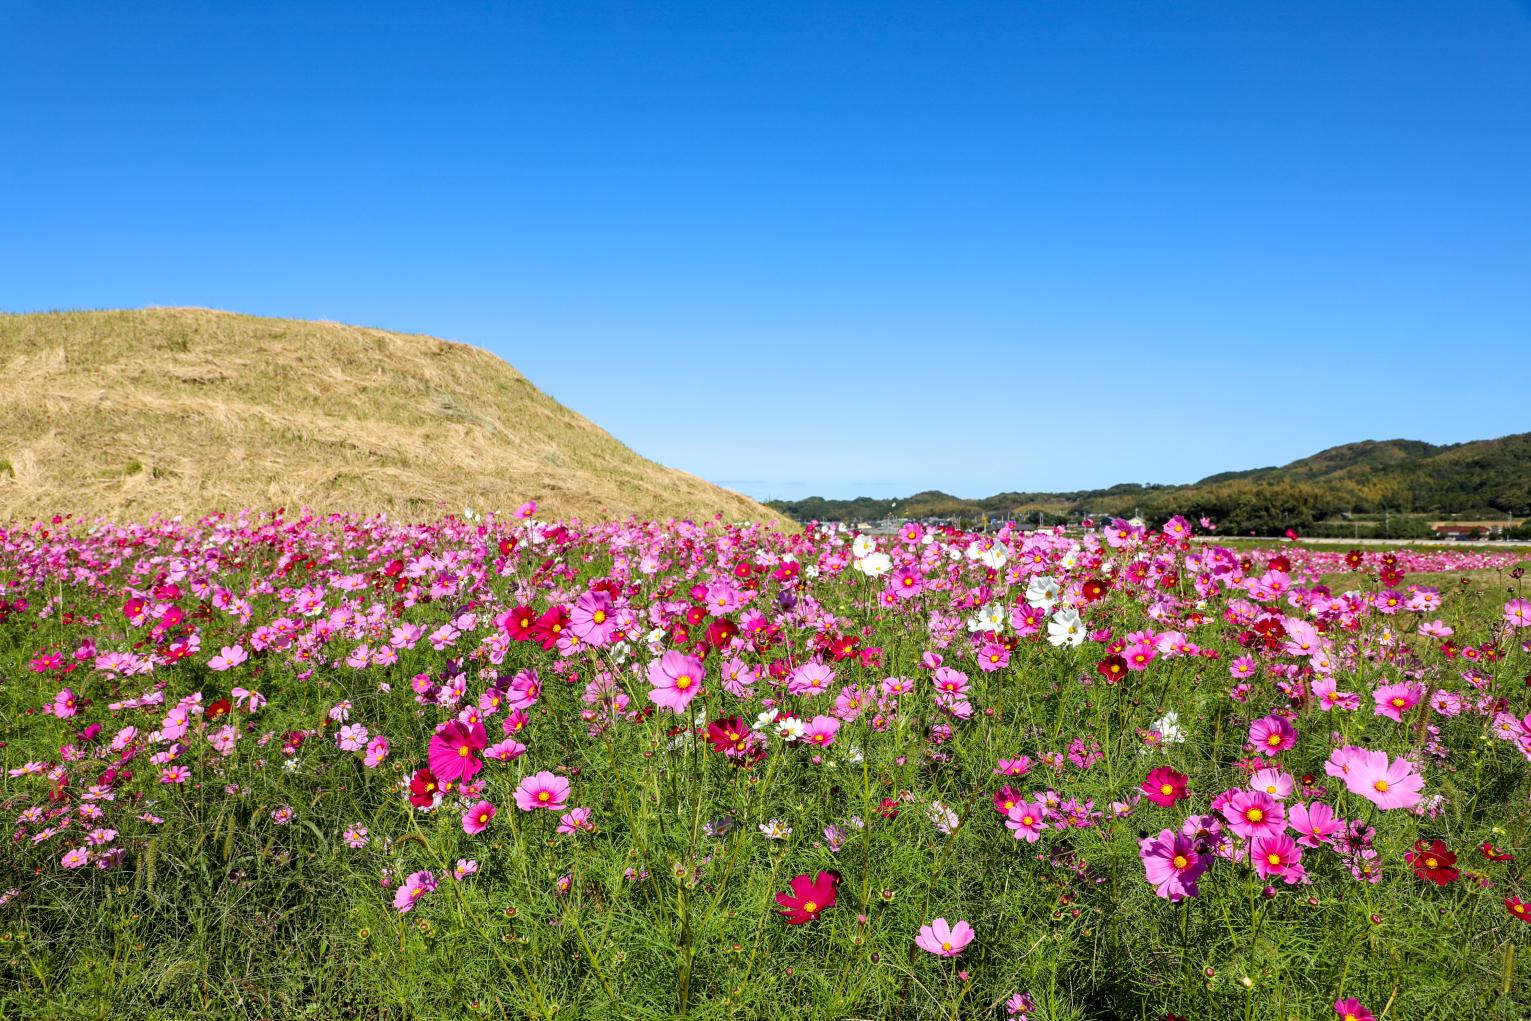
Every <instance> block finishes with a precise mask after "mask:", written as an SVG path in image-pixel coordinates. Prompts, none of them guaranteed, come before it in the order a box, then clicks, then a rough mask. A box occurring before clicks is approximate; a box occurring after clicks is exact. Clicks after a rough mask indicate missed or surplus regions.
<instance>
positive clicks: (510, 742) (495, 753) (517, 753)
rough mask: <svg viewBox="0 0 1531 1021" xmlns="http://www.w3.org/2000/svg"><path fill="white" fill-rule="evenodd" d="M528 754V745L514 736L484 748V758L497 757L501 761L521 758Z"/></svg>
mask: <svg viewBox="0 0 1531 1021" xmlns="http://www.w3.org/2000/svg"><path fill="white" fill-rule="evenodd" d="M525 754H526V745H524V744H522V743H521V742H520V741H517V740H516V739H515V738H513V737H507V738H506V739H505V740H503V741H500V742H497V743H496V744H492V745H490V746H489V747H488V748H485V749H484V758H486V759H495V760H497V761H499V762H510V761H513V760H515V759H519V758H520V757H521V756H523V755H525Z"/></svg>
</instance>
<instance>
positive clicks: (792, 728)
mask: <svg viewBox="0 0 1531 1021" xmlns="http://www.w3.org/2000/svg"><path fill="white" fill-rule="evenodd" d="M803 730H804V727H803V721H802V720H800V719H798V718H797V717H795V716H788V717H787V718H786V719H784V720H780V721H778V722H777V724H776V736H777V737H779V738H781V739H782V740H784V741H796V740H797V739H798V738H800V737H802V736H803Z"/></svg>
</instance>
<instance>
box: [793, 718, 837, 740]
mask: <svg viewBox="0 0 1531 1021" xmlns="http://www.w3.org/2000/svg"><path fill="white" fill-rule="evenodd" d="M839 729H840V721H839V720H837V719H835V718H834V717H833V716H815V717H814V718H813V719H811V720H809V721H808V722H807V723H805V724H803V737H802V740H804V741H806V742H807V743H808V744H811V745H816V746H818V747H820V748H827V747H829V746H830V745H832V744H834V743H835V733H836V732H837V731H839Z"/></svg>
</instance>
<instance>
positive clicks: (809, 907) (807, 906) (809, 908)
mask: <svg viewBox="0 0 1531 1021" xmlns="http://www.w3.org/2000/svg"><path fill="white" fill-rule="evenodd" d="M803 910H804V911H806V912H808V913H809V914H810V915H811V914H813V913H814V912H815V911H817V910H819V906H818V904H816V903H814V902H813V901H811V900H809V901H804V902H803Z"/></svg>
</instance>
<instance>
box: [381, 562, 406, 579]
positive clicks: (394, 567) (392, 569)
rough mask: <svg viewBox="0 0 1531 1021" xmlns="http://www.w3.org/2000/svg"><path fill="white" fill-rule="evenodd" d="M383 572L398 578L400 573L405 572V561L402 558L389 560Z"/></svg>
mask: <svg viewBox="0 0 1531 1021" xmlns="http://www.w3.org/2000/svg"><path fill="white" fill-rule="evenodd" d="M383 573H384V574H386V575H387V576H388V577H390V578H397V577H398V576H399V575H401V574H403V573H404V561H402V560H390V561H388V565H387V566H386V567H384V568H383Z"/></svg>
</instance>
